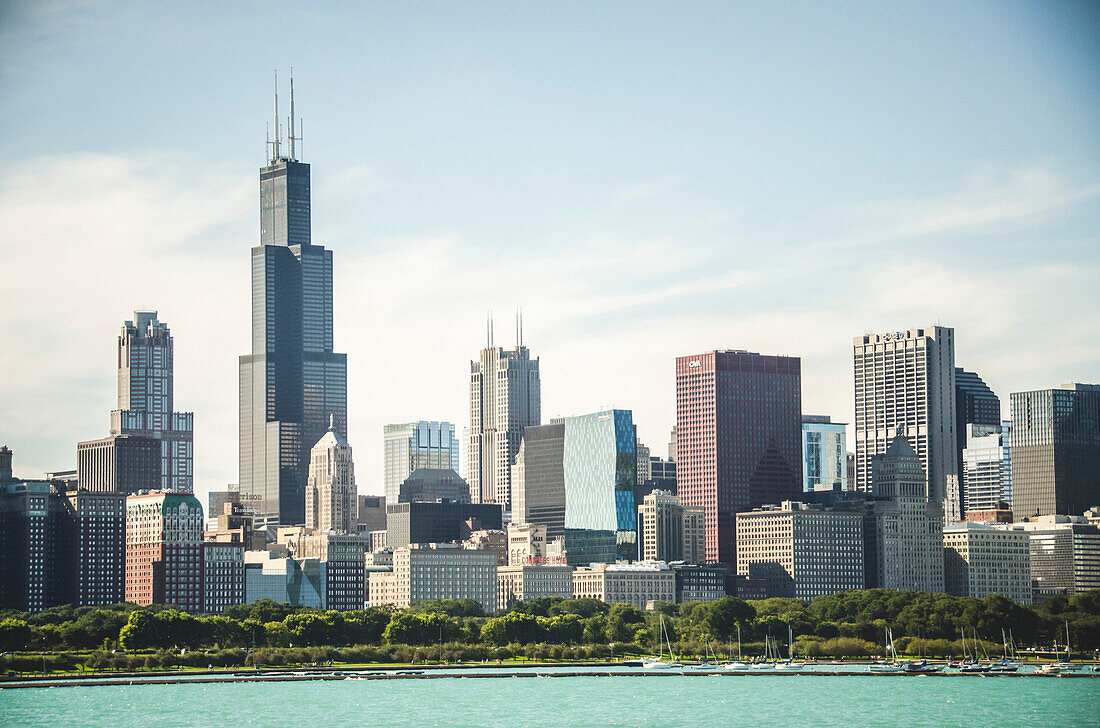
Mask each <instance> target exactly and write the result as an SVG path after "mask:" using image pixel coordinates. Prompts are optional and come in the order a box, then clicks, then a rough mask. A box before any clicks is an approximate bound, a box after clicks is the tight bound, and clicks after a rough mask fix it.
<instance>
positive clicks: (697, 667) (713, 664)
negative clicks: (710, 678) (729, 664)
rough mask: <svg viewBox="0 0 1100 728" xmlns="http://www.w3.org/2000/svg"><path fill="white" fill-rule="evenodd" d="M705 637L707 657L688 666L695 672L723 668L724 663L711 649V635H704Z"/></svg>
mask: <svg viewBox="0 0 1100 728" xmlns="http://www.w3.org/2000/svg"><path fill="white" fill-rule="evenodd" d="M703 639H705V640H706V650H707V657H706V659H705V660H704V661H702V662H695V663H692V664H690V665H688V666H687V669H689V670H691V671H693V672H715V671H717V670H721V669H722V663H720V662H718V657H717V656H716V655H715V654H714V652H713V651H712V650H711V649H710V637H708V636H706V635H704V636H703Z"/></svg>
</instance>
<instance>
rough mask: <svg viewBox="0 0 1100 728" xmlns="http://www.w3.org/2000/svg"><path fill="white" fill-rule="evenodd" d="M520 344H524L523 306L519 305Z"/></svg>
mask: <svg viewBox="0 0 1100 728" xmlns="http://www.w3.org/2000/svg"><path fill="white" fill-rule="evenodd" d="M519 345H520V346H523V306H520V307H519Z"/></svg>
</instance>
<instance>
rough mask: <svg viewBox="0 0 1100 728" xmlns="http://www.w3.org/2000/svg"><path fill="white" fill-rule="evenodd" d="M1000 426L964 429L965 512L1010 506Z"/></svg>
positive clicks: (1008, 475) (1006, 458)
mask: <svg viewBox="0 0 1100 728" xmlns="http://www.w3.org/2000/svg"><path fill="white" fill-rule="evenodd" d="M1006 445H1007V443H1006V441H1005V435H1003V434H1002V432H1001V427H1000V426H993V425H974V424H967V425H966V447H965V448H963V471H962V484H963V503H965V504H966V512H967V513H968V514H969V513H970V512H972V511H992V510H995V509H996V508H997V504H998V503H1001V502H1006V503H1011V502H1012V476H1011V470H1010V469H1009V467H1010V466H1009V454H1008V453H1009V448H1008V447H1006Z"/></svg>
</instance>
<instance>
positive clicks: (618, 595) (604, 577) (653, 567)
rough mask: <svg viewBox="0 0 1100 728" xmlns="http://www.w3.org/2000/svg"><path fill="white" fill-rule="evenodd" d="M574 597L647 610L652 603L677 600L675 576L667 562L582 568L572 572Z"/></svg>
mask: <svg viewBox="0 0 1100 728" xmlns="http://www.w3.org/2000/svg"><path fill="white" fill-rule="evenodd" d="M573 596H574V598H576V599H583V598H586V597H591V598H593V599H599V600H600V601H604V602H607V603H608V604H633V605H634V606H635V607H638V608H639V609H645V608H646V605H647V603H649V602H675V601H676V577H675V575H674V574H673V573H672V569H670V568H669V566H668V564H667V563H665V562H664V561H636V562H634V563H630V564H592V565H591V566H581V567H578V568H577V569H575V570H574V571H573Z"/></svg>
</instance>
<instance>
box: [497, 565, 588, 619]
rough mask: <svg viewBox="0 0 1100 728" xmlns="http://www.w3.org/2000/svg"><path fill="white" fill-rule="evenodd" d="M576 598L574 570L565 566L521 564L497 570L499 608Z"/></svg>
mask: <svg viewBox="0 0 1100 728" xmlns="http://www.w3.org/2000/svg"><path fill="white" fill-rule="evenodd" d="M572 596H573V567H572V566H569V565H567V564H565V563H564V562H563V563H561V564H519V565H516V566H502V567H499V568H497V609H498V610H505V609H511V608H512V607H513V606H515V605H516V603H517V602H527V601H531V600H532V599H539V598H540V597H562V598H563V599H569V598H570V597H572Z"/></svg>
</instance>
